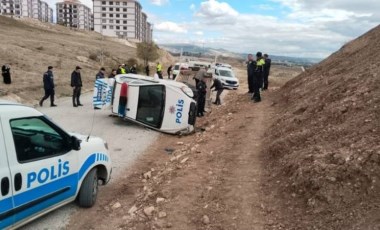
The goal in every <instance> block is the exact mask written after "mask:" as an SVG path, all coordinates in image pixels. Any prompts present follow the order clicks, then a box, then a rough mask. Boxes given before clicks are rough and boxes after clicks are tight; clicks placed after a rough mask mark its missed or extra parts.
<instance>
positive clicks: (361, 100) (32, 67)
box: [0, 17, 380, 230]
mask: <svg viewBox="0 0 380 230" xmlns="http://www.w3.org/2000/svg"><path fill="white" fill-rule="evenodd" d="M10 28H12V29H10ZM5 33H6V34H5ZM26 34H27V35H26ZM18 37H23V39H22V40H21V39H16V38H18ZM0 40H1V41H2V42H1V43H2V46H1V47H0V50H1V52H0V62H1V63H11V65H12V67H13V70H14V71H15V72H17V75H16V74H15V76H14V80H13V81H14V83H12V84H11V85H1V87H0V98H1V99H8V100H16V101H19V102H22V103H24V104H28V105H32V106H35V105H37V103H38V100H39V99H40V97H41V96H42V95H43V89H42V80H41V79H42V77H41V76H42V73H43V72H44V71H46V68H47V66H48V65H54V66H55V75H56V76H57V77H56V83H57V86H56V88H57V92H58V93H57V95H58V98H59V99H60V100H62V102H63V101H64V100H65V98H67V97H70V96H71V87H70V85H69V84H68V79H69V77H70V73H71V72H72V71H73V68H74V67H75V66H76V65H80V66H81V67H82V68H83V72H82V73H83V75H82V76H83V78H84V83H83V85H84V90H85V91H86V92H91V89H92V88H93V82H94V78H95V74H96V72H97V71H98V69H99V68H100V67H101V66H105V67H106V68H108V69H109V68H112V67H111V66H115V65H117V63H120V61H122V60H126V59H128V58H137V57H136V53H135V52H136V48H135V47H134V46H133V44H125V43H124V44H123V43H122V42H120V41H118V40H113V39H106V40H103V38H102V37H101V36H100V35H97V34H96V33H93V32H78V31H73V30H69V29H67V28H63V27H62V28H61V27H59V26H54V25H50V26H46V25H45V24H39V23H35V22H33V23H31V22H22V21H18V22H16V23H15V22H13V20H12V19H8V18H4V17H0ZM102 46H104V47H105V49H104V50H106V52H105V53H104V52H103V53H102V52H101V49H100V47H102ZM161 52H162V55H161V59H160V61H161V62H162V63H164V65H168V64H170V63H173V62H175V59H174V58H173V57H171V56H170V55H169V54H168V53H166V52H164V51H161ZM379 53H380V26H377V27H375V28H373V29H372V30H370V31H369V32H367V33H365V34H364V35H362V36H360V37H359V38H357V39H355V40H353V41H351V42H349V43H347V44H345V45H344V46H343V47H342V48H341V49H339V50H338V51H336V52H335V53H333V54H332V55H330V56H329V57H328V58H326V59H325V60H323V61H322V62H320V63H319V64H316V65H314V66H313V67H311V68H309V69H306V71H304V72H303V71H302V70H301V68H300V67H286V66H276V65H274V66H273V67H272V69H271V75H270V78H269V81H270V84H269V90H267V91H264V92H263V93H262V102H260V103H255V104H254V103H252V100H251V97H250V96H251V95H250V94H247V91H248V86H247V72H246V66H245V65H244V63H239V62H236V63H234V65H233V69H234V71H235V73H236V75H237V77H238V78H239V79H240V88H239V89H238V90H225V92H224V93H223V94H224V97H223V105H222V106H213V105H212V106H211V105H210V107H209V108H208V109H207V113H206V115H205V116H204V117H202V118H197V123H196V132H195V133H194V134H191V135H186V136H174V135H166V134H157V133H154V134H152V132H154V131H146V130H145V129H144V128H141V127H137V128H139V129H140V130H143V131H141V133H138V134H136V135H135V136H133V134H126V133H128V132H132V131H130V130H131V129H135V128H136V127H135V126H134V125H131V124H127V125H120V126H121V127H119V128H118V130H117V131H112V129H113V126H105V127H101V128H96V127H95V132H96V131H97V130H101V129H102V132H103V129H104V130H106V129H109V130H106V131H109V132H113V133H114V135H115V136H102V138H104V139H106V140H107V141H108V142H109V146H110V155H111V157H112V156H113V155H115V159H117V160H114V161H115V163H116V165H117V167H116V175H115V177H113V178H112V181H113V182H111V184H109V185H107V186H105V187H103V188H101V189H100V191H99V195H98V199H97V203H96V204H95V206H94V207H92V208H90V209H81V208H76V209H74V210H72V211H70V214H69V217H67V223H65V225H63V226H60V227H59V228H58V227H52V225H51V222H49V216H47V217H46V218H43V219H41V220H39V219H37V220H36V221H35V222H46V223H47V224H46V225H42V226H44V227H43V228H42V227H30V226H29V227H28V225H26V226H25V229H38V228H41V229H136V230H139V229H176V230H177V229H178V230H193V229H204V230H222V229H223V230H233V229H236V230H240V229H244V230H245V229H247V230H250V229H352V230H354V229H355V230H356V229H363V230H367V229H368V230H372V229H373V230H375V229H380V65H379V63H380V55H379ZM94 55H95V56H96V58H91V57H94ZM100 55H103V56H104V59H102V62H103V63H101V61H100V59H99V58H98V57H100ZM226 92H227V93H226ZM59 107H60V106H59ZM59 107H58V108H59ZM61 107H62V106H61ZM37 109H38V108H37ZM60 109H62V110H61V111H60V113H61V114H60V116H62V117H63V116H64V113H65V111H67V114H68V116H76V115H75V114H76V112H72V111H71V110H69V109H67V108H60ZM70 109H71V108H70ZM84 109H89V110H91V105H88V106H87V107H85V108H84ZM51 111H52V110H46V112H47V113H49V112H51ZM83 111H84V110H83ZM91 111H92V110H91ZM44 112H45V111H44ZM62 114H63V115H62ZM107 116H108V114H101V115H99V117H96V118H95V119H98V121H100V120H101V119H102V118H103V117H104V119H106V118H107ZM89 119H90V118H89ZM113 123H117V122H115V121H113ZM117 124H120V123H117ZM73 125H75V124H73ZM99 125H101V124H100V122H99ZM119 129H120V130H119ZM75 131H77V130H75ZM87 131H88V130H82V132H87ZM106 131H104V132H106ZM99 132H100V131H99ZM124 133H125V135H131V136H130V137H128V139H124V141H125V143H123V145H124V147H123V146H122V144H121V143H120V142H122V141H123V135H124ZM99 134H100V135H101V133H99ZM110 135H111V134H110ZM148 136H149V138H146V140H144V139H145V137H148ZM117 138H118V139H117ZM119 145H120V146H119ZM137 145H139V146H141V145H143V146H144V149H141V150H140V149H139V150H136V151H141V153H140V154H138V155H137V154H135V153H134V154H135V156H134V157H133V159H132V160H130V161H128V165H127V166H122V164H123V160H124V158H127V157H128V155H130V154H131V153H130V151H131V150H130V149H132V148H134V147H135V146H137ZM116 155H117V157H116ZM49 215H50V214H49ZM32 224H35V223H32ZM38 226H41V225H38Z"/></svg>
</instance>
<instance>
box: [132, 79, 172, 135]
mask: <svg viewBox="0 0 380 230" xmlns="http://www.w3.org/2000/svg"><path fill="white" fill-rule="evenodd" d="M138 95H139V97H138V106H137V114H136V120H137V121H139V122H141V123H143V124H146V125H149V126H152V127H154V128H158V129H159V128H161V125H162V121H163V117H164V112H165V99H166V89H165V86H164V85H144V86H140V89H139V94H138Z"/></svg>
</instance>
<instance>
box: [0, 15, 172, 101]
mask: <svg viewBox="0 0 380 230" xmlns="http://www.w3.org/2000/svg"><path fill="white" fill-rule="evenodd" d="M0 44H1V45H0V65H1V66H2V65H3V64H6V63H8V64H11V66H12V84H11V85H4V84H1V86H0V97H1V96H3V97H4V96H6V97H7V98H10V99H15V100H18V101H21V102H23V103H33V104H35V103H36V102H37V101H38V100H39V99H40V97H41V96H42V95H43V89H42V74H43V73H44V72H45V71H46V70H47V67H48V66H49V65H52V66H54V74H55V83H56V85H57V87H56V94H57V95H58V96H70V95H71V94H72V92H71V87H70V76H71V73H72V71H73V70H74V68H75V66H77V65H79V66H81V67H82V68H83V69H82V79H83V83H84V90H85V91H86V90H91V89H92V88H93V84H94V80H95V74H96V73H97V72H98V70H99V68H100V67H101V66H104V67H105V68H106V69H107V74H108V73H109V72H110V71H111V68H116V67H117V65H118V64H120V63H127V60H128V59H130V58H136V48H135V45H134V44H132V43H129V42H128V41H126V40H120V39H116V38H110V37H103V36H101V35H100V34H99V33H96V32H92V31H83V30H71V29H69V28H66V27H63V26H60V25H56V24H48V23H42V22H39V21H36V20H32V19H23V20H19V19H18V20H16V19H11V18H8V17H4V16H0ZM170 60H171V56H170V55H168V54H167V53H162V58H161V60H160V61H161V62H163V63H167V62H169V61H170ZM152 73H153V71H152Z"/></svg>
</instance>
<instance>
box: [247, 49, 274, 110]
mask: <svg viewBox="0 0 380 230" xmlns="http://www.w3.org/2000/svg"><path fill="white" fill-rule="evenodd" d="M270 67H271V59H270V58H269V56H268V54H264V55H262V53H261V52H257V53H256V60H255V59H254V57H253V55H252V54H248V61H247V74H248V89H249V90H248V93H250V94H252V98H251V99H252V100H253V101H254V102H260V101H261V95H260V90H267V89H268V85H269V82H268V77H269V72H270Z"/></svg>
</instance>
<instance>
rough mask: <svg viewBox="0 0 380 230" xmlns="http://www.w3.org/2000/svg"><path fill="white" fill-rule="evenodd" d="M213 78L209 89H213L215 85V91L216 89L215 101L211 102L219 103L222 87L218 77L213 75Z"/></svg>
mask: <svg viewBox="0 0 380 230" xmlns="http://www.w3.org/2000/svg"><path fill="white" fill-rule="evenodd" d="M213 78H214V83H213V84H212V86H211V88H210V89H213V88H214V87H215V91H216V99H215V102H213V104H215V105H221V104H222V103H221V102H220V95H221V94H222V93H223V90H224V87H223V84H222V82H221V81H220V80H219V79H218V78H216V77H213Z"/></svg>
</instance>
